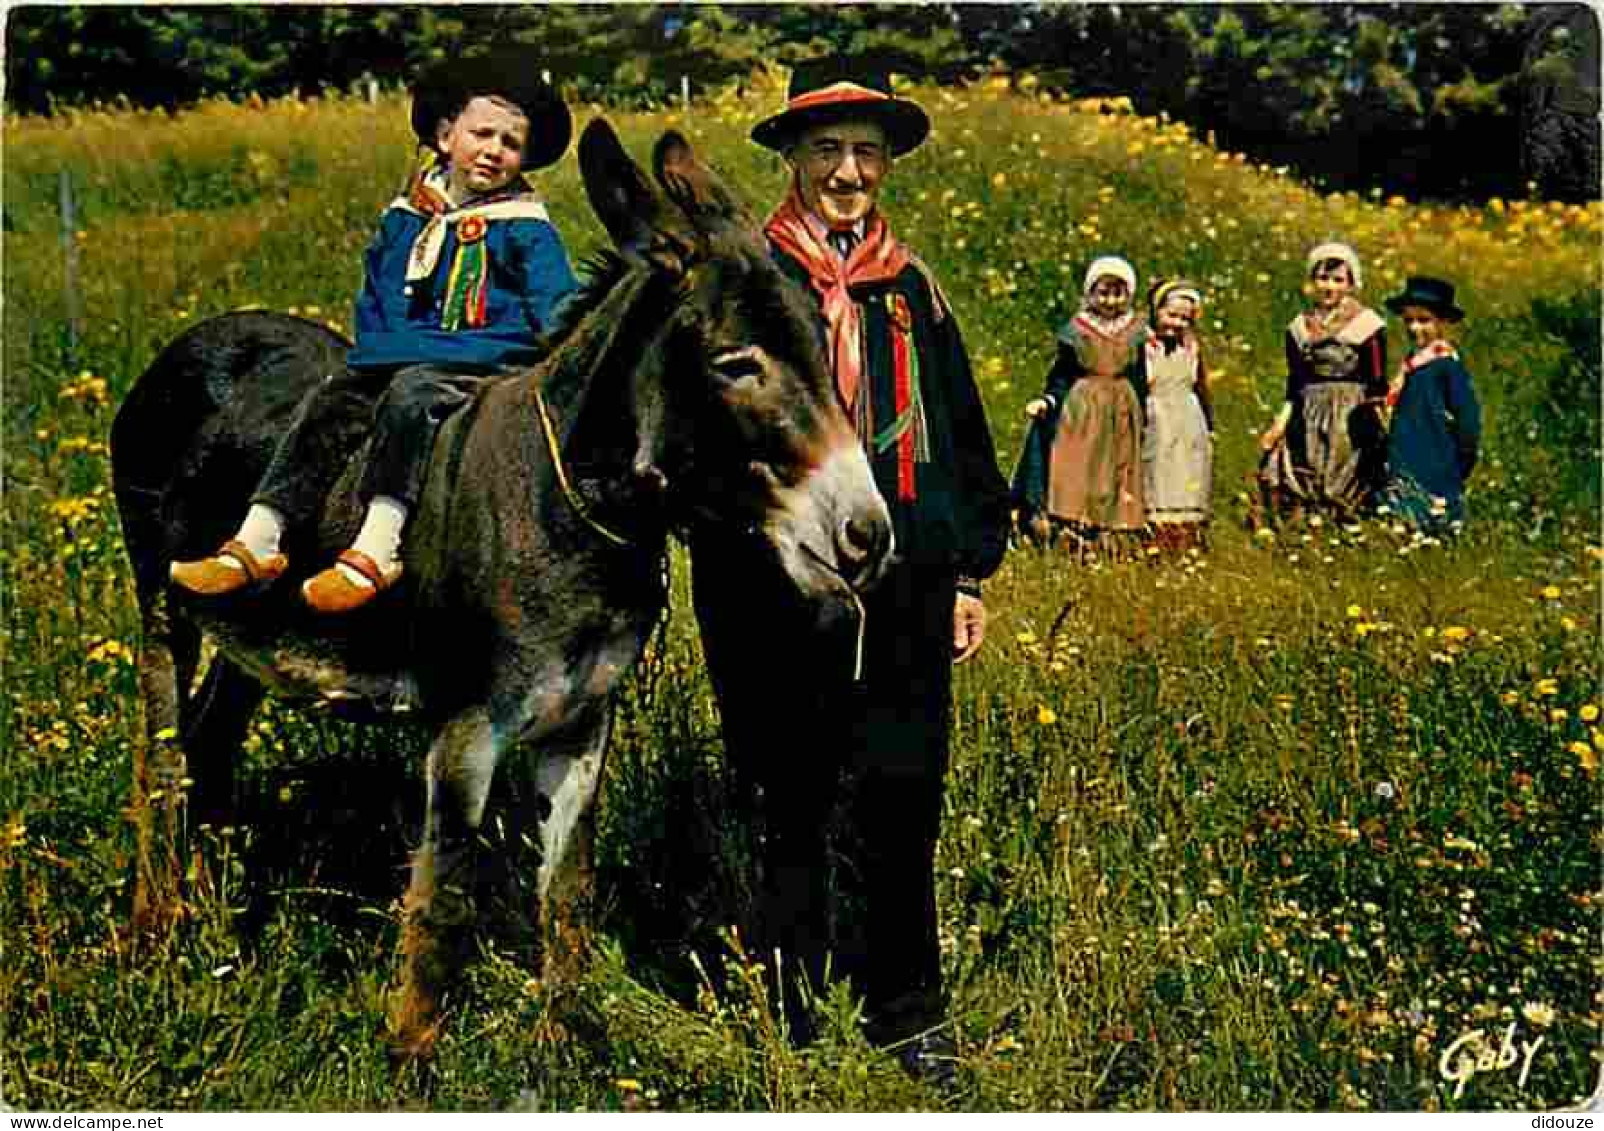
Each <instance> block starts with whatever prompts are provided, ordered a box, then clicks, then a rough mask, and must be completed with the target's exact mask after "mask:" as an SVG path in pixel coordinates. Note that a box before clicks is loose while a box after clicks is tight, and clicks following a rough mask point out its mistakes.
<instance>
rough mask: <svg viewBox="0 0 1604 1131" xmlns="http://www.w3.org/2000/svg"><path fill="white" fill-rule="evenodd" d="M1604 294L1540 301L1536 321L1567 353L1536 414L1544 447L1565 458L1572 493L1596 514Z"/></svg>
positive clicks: (1534, 312)
mask: <svg viewBox="0 0 1604 1131" xmlns="http://www.w3.org/2000/svg"><path fill="white" fill-rule="evenodd" d="M1601 302H1604V297H1601V296H1600V294H1599V292H1598V291H1590V292H1588V291H1584V292H1582V293H1581V294H1576V295H1570V296H1567V297H1565V298H1556V299H1538V300H1537V301H1536V302H1534V303H1533V304H1532V319H1533V320H1534V321H1535V322H1536V323H1537V326H1538V328H1539V329H1540V330H1541V332H1542V333H1543V334H1545V335H1547V336H1548V337H1550V338H1551V339H1553V340H1555V341H1557V342H1559V343H1560V344H1561V346H1562V347H1563V353H1562V355H1561V357H1560V358H1559V360H1558V363H1557V364H1556V365H1555V366H1554V367H1553V368H1552V369H1550V370H1549V371H1548V378H1547V382H1546V385H1545V387H1544V389H1543V394H1544V395H1543V399H1542V400H1541V401H1540V402H1539V403H1538V404H1537V405H1536V407H1535V409H1534V413H1533V415H1534V417H1535V419H1536V421H1537V426H1538V428H1539V429H1540V430H1541V438H1540V441H1539V442H1540V443H1541V444H1542V446H1543V447H1545V448H1549V449H1551V450H1553V451H1555V452H1556V454H1557V455H1559V456H1560V458H1559V460H1558V461H1557V464H1558V466H1559V467H1562V468H1564V469H1565V470H1566V472H1567V475H1566V478H1567V480H1568V482H1567V483H1566V484H1565V486H1566V487H1567V488H1569V489H1570V490H1573V491H1577V492H1579V493H1581V494H1582V500H1581V501H1582V502H1583V504H1584V505H1586V504H1587V503H1588V502H1590V503H1591V506H1592V508H1593V509H1594V510H1595V511H1596V510H1597V508H1598V500H1599V458H1600V451H1599V448H1600V442H1599V405H1600V403H1601V402H1600V399H1599V398H1600V388H1599V368H1600V366H1599V342H1600V337H1599V311H1600V309H1601V306H1600V303H1601Z"/></svg>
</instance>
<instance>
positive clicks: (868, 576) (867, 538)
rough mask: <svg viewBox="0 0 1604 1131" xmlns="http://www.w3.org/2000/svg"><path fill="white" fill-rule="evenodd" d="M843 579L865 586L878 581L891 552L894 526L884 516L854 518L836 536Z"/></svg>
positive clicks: (842, 526) (845, 523)
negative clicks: (892, 528) (887, 556)
mask: <svg viewBox="0 0 1604 1131" xmlns="http://www.w3.org/2000/svg"><path fill="white" fill-rule="evenodd" d="M835 548H836V558H837V560H838V561H839V562H840V563H841V577H842V579H843V580H844V581H846V582H847V583H848V584H850V585H853V586H855V587H862V586H864V585H867V584H868V583H869V582H871V581H873V580H874V579H875V578H877V577H878V576H879V575H880V573H881V571H882V569H883V567H884V565H885V560H886V555H887V553H888V551H889V550H890V549H891V526H890V524H889V523H887V522H886V521H885V519H884V518H883V517H880V516H875V517H873V518H869V517H853V518H849V519H847V520H846V521H845V522H843V523H842V524H841V528H840V529H839V530H838V531H836V536H835Z"/></svg>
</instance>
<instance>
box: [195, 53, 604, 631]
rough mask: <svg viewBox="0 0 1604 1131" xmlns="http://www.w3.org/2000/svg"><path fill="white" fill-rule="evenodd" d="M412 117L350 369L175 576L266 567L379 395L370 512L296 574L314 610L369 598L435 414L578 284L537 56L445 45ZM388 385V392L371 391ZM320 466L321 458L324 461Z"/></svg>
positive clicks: (395, 568) (310, 507)
mask: <svg viewBox="0 0 1604 1131" xmlns="http://www.w3.org/2000/svg"><path fill="white" fill-rule="evenodd" d="M412 128H413V132H414V133H415V134H416V135H417V138H418V142H419V145H420V146H421V147H423V149H424V150H425V153H426V160H425V162H424V164H423V166H422V167H421V168H420V169H419V170H418V172H417V174H416V175H415V176H414V177H413V179H412V181H411V183H410V185H409V186H408V190H407V192H406V193H405V194H404V195H402V196H401V197H398V198H397V199H396V200H395V201H394V202H392V203H391V205H390V207H389V208H388V209H387V210H386V211H385V213H384V216H383V217H382V219H381V220H380V223H379V231H378V234H377V235H376V236H375V237H374V239H373V242H372V243H371V244H370V246H369V247H368V250H367V255H366V260H365V274H364V280H363V286H362V292H361V294H360V295H359V296H358V297H357V302H356V346H355V348H353V349H352V350H351V351H350V353H349V354H348V355H347V370H346V371H345V372H344V373H342V374H336V375H333V376H331V377H329V378H328V379H326V380H325V381H324V382H323V384H322V385H320V386H318V388H316V389H315V390H314V391H313V392H312V393H311V394H309V395H308V396H307V398H306V399H305V401H303V402H302V404H301V406H300V409H299V410H298V411H297V414H296V418H295V420H294V422H293V423H292V425H291V427H290V430H289V431H288V432H287V433H286V434H285V436H284V437H283V439H282V440H281V441H280V442H279V445H278V448H277V450H276V451H275V452H274V455H273V459H272V462H271V463H270V464H269V466H268V469H267V471H266V473H265V474H264V475H263V477H262V479H261V481H260V483H259V484H258V486H257V490H256V493H255V494H254V495H253V497H252V500H251V507H250V510H249V512H248V513H247V515H246V517H245V521H244V523H243V524H242V525H241V527H240V529H239V532H238V533H237V534H236V535H235V537H234V538H232V539H230V540H229V541H228V542H226V543H225V544H224V545H223V547H222V548H221V549H220V550H219V551H218V553H217V554H216V555H215V556H213V557H211V558H206V559H203V560H201V561H196V562H175V563H174V564H173V566H172V569H171V575H172V579H173V581H174V582H175V583H177V584H178V585H180V586H182V587H183V588H185V589H188V590H190V591H192V592H195V593H200V594H203V595H221V594H226V593H232V592H235V591H238V590H241V589H244V588H245V587H247V586H249V585H260V584H266V583H268V582H271V581H273V580H274V579H276V578H277V577H278V576H279V575H280V574H282V573H283V572H284V570H285V568H286V567H287V566H288V559H287V558H286V556H285V555H284V554H283V553H282V552H281V551H280V549H279V544H280V540H281V538H282V537H283V535H284V532H285V529H286V526H288V525H290V524H293V523H298V522H302V521H306V520H308V519H310V518H312V517H313V514H314V509H315V508H316V507H317V505H318V504H319V503H320V502H321V500H322V498H323V496H324V495H325V494H326V493H327V491H328V489H329V488H330V486H331V485H332V484H331V482H329V481H328V479H327V475H334V474H338V472H339V469H340V463H341V461H340V460H338V459H331V458H328V455H329V453H327V452H326V451H322V452H320V448H324V447H326V445H327V444H328V443H329V442H330V440H331V438H332V437H333V436H335V435H336V434H339V435H344V434H346V433H347V432H348V431H349V429H348V428H342V427H341V425H342V423H345V422H348V421H350V420H352V419H354V418H365V416H366V415H367V414H368V413H369V412H370V411H371V406H372V404H373V401H374V399H375V398H376V397H378V398H379V404H378V410H377V415H376V418H375V420H374V425H375V426H374V431H373V438H372V446H371V448H370V450H369V454H368V459H367V464H366V467H365V468H364V471H363V475H362V480H361V483H360V485H359V489H358V493H359V496H360V497H361V499H362V500H363V501H364V502H365V503H366V504H367V512H366V515H365V517H364V520H363V524H362V529H361V531H360V532H359V533H358V535H357V538H356V541H355V543H354V544H353V545H352V547H351V548H350V549H348V550H346V551H344V552H343V553H341V554H340V555H339V557H338V559H337V562H336V564H335V565H334V566H332V567H330V568H329V569H326V570H324V571H322V572H321V573H319V574H317V575H316V576H314V577H312V578H311V579H309V580H308V581H307V582H306V583H305V584H304V586H303V587H302V592H303V595H304V597H305V599H306V601H307V603H308V604H309V605H311V606H312V607H313V608H314V609H317V610H318V611H320V612H345V611H347V610H350V609H354V608H357V607H360V606H361V605H364V604H366V603H367V602H368V601H369V600H371V599H372V598H373V597H374V596H376V595H377V594H378V593H380V592H382V591H383V590H385V589H387V588H389V587H390V586H391V585H393V584H394V583H395V582H396V580H397V579H399V577H400V576H401V561H400V546H401V531H402V527H403V525H404V524H405V521H406V517H407V513H408V511H409V510H410V509H411V508H412V507H413V506H414V505H415V504H416V502H417V498H418V492H419V491H420V489H421V486H422V475H423V469H424V467H425V466H426V464H427V461H428V458H429V451H430V448H431V446H432V444H433V441H434V436H435V433H436V432H437V431H438V429H439V426H440V423H441V421H442V420H443V419H444V418H445V417H446V415H448V413H449V409H450V408H451V407H452V406H454V405H456V404H459V403H461V402H462V401H463V400H465V399H466V398H467V397H468V396H469V395H471V387H472V385H474V384H476V383H477V382H478V381H481V380H483V379H484V378H485V377H487V376H489V375H491V374H493V373H495V372H497V371H498V370H500V369H501V368H503V367H506V366H511V365H518V364H527V363H529V362H532V361H534V360H535V359H536V357H537V356H538V353H537V348H536V342H537V339H538V337H539V336H540V335H541V334H543V333H545V332H546V331H548V330H549V329H550V328H551V324H552V315H553V312H554V311H555V310H556V308H557V306H558V304H559V303H560V302H561V301H562V300H563V299H564V298H565V297H566V296H567V295H568V294H569V293H570V292H571V291H572V290H573V289H574V287H575V279H574V274H573V270H572V268H571V267H570V265H569V262H568V254H567V252H566V251H565V250H564V248H563V244H562V240H561V238H560V237H559V236H558V235H557V230H556V228H555V227H553V226H552V224H551V220H550V218H549V216H548V215H547V213H546V208H545V205H544V204H542V203H541V201H540V198H539V196H538V195H537V194H536V193H535V191H534V189H533V187H532V186H531V185H530V183H529V181H528V179H527V178H526V176H525V173H526V171H532V170H534V169H539V168H544V167H545V166H548V165H551V164H554V163H555V162H556V161H557V160H558V159H559V158H561V157H562V155H563V152H564V150H566V149H567V147H568V141H569V138H570V136H571V134H572V130H573V126H572V120H571V118H570V115H569V112H568V108H567V106H565V105H564V104H563V102H562V99H561V98H560V97H559V96H558V95H557V93H556V92H555V91H554V90H553V89H552V88H551V86H550V84H549V83H548V82H547V81H546V80H545V79H544V78H543V77H541V75H540V74H539V72H538V70H537V69H536V67H535V65H534V63H533V60H531V59H529V58H528V57H526V56H523V55H522V54H519V53H515V52H510V51H503V52H499V53H495V54H491V55H488V56H478V57H473V58H468V59H455V60H449V61H447V62H445V63H442V64H439V65H437V66H436V67H434V68H433V69H431V70H430V71H428V72H426V73H425V74H424V75H423V76H422V77H421V78H420V79H419V80H418V82H417V83H416V84H415V85H414V88H413V99H412ZM381 394H382V396H381ZM317 471H321V472H323V473H324V474H317V473H316V472H317Z"/></svg>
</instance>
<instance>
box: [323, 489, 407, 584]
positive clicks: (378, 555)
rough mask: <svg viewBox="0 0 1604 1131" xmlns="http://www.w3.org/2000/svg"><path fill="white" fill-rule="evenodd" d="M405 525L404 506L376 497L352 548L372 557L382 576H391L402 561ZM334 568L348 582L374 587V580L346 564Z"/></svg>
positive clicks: (386, 497) (397, 501)
mask: <svg viewBox="0 0 1604 1131" xmlns="http://www.w3.org/2000/svg"><path fill="white" fill-rule="evenodd" d="M406 523H407V505H406V504H405V503H403V502H402V501H401V500H400V499H393V498H391V497H390V496H389V495H375V496H374V497H373V501H372V502H370V503H369V504H368V513H367V517H365V518H364V519H363V520H362V529H361V530H360V531H358V532H357V536H356V541H355V542H353V543H351V549H353V550H360V551H361V552H362V553H364V554H366V555H367V556H368V557H370V558H372V559H373V561H374V564H376V565H377V566H378V567H379V572H380V573H389V572H390V571H391V570H393V569H394V568H395V567H396V564H397V563H398V561H399V560H400V557H401V528H402V527H403V526H405V525H406ZM334 568H335V569H337V570H339V571H340V572H341V573H342V574H344V575H345V579H346V580H347V581H349V582H351V583H353V584H355V585H365V586H367V587H368V588H369V589H371V588H373V583H372V582H371V581H369V580H368V579H367V578H365V577H363V576H362V575H361V574H360V573H358V572H357V571H356V570H354V569H352V568H351V567H350V566H348V565H346V564H344V563H343V562H338V563H336V564H335V567H334Z"/></svg>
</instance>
